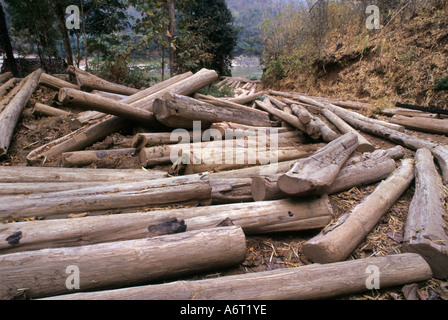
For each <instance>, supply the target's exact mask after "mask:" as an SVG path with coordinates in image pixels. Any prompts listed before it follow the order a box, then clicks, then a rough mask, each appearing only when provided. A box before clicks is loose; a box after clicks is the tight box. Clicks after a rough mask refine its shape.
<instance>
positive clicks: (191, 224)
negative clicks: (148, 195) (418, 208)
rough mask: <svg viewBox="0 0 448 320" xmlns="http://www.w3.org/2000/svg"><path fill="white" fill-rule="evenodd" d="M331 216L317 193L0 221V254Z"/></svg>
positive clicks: (250, 229)
mask: <svg viewBox="0 0 448 320" xmlns="http://www.w3.org/2000/svg"><path fill="white" fill-rule="evenodd" d="M289 212H290V214H289ZM332 216H333V209H332V206H331V204H330V200H329V198H328V197H327V196H322V197H318V198H316V197H315V198H309V199H303V200H294V199H285V200H278V201H265V202H259V203H253V202H252V203H233V204H224V205H213V206H205V207H194V208H182V209H172V210H158V211H151V212H139V213H123V214H116V215H101V216H88V217H84V218H79V219H59V220H39V221H28V222H16V223H11V224H5V225H3V227H2V229H0V240H1V241H0V252H1V253H2V254H5V253H13V252H24V251H31V250H41V249H49V248H64V247H73V246H86V245H92V244H98V243H104V242H115V241H125V240H134V239H142V238H148V237H155V236H160V235H166V234H171V233H176V232H178V231H180V230H182V231H195V230H203V229H208V228H214V227H216V226H218V225H219V224H220V223H221V222H222V221H224V220H226V219H229V220H230V221H231V222H232V223H233V224H234V225H236V226H240V227H241V228H242V229H243V231H244V233H245V234H248V235H251V234H263V233H266V232H269V233H271V232H284V231H301V230H310V229H318V228H323V227H325V226H326V225H327V224H328V223H329V222H330V221H331V219H332ZM14 234H15V235H16V237H15V239H16V241H9V242H8V240H6V239H12V238H14V237H13V236H12V235H14ZM18 235H20V238H19V236H18Z"/></svg>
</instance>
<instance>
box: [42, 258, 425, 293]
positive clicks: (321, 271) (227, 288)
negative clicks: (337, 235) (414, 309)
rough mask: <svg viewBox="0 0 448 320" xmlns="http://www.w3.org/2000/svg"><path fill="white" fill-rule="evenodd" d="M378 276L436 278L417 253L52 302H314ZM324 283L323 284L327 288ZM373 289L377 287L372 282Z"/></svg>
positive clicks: (383, 281) (384, 279) (391, 282)
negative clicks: (374, 275)
mask: <svg viewBox="0 0 448 320" xmlns="http://www.w3.org/2000/svg"><path fill="white" fill-rule="evenodd" d="M372 266H373V267H376V268H377V269H376V270H378V272H379V275H380V276H379V280H380V281H379V286H380V288H381V289H385V288H388V287H396V286H400V285H404V284H407V283H415V282H421V281H425V280H428V279H430V278H431V276H432V273H431V269H430V268H429V266H428V264H427V263H426V261H425V260H424V259H423V258H422V257H420V256H419V255H418V254H412V253H406V254H397V255H390V256H383V257H371V258H365V259H358V260H351V261H344V262H337V263H332V264H326V265H320V264H311V265H307V266H300V267H296V268H286V269H284V268H281V269H277V270H273V271H264V272H256V273H248V274H243V275H234V276H227V277H218V278H213V279H205V280H198V281H176V282H171V283H164V284H159V285H148V286H140V287H134V288H127V289H122V290H107V291H99V292H91V293H78V294H76V293H75V294H71V295H63V296H57V297H52V298H50V299H54V300H191V299H193V298H194V299H197V300H229V299H232V300H315V299H331V298H336V297H340V296H347V295H352V294H358V293H362V292H366V291H367V292H368V291H369V290H370V288H368V286H367V285H372V282H373V281H372V271H370V270H371V268H372ZM323 284H325V285H323ZM373 284H375V283H373Z"/></svg>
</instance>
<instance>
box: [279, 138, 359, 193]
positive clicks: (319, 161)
mask: <svg viewBox="0 0 448 320" xmlns="http://www.w3.org/2000/svg"><path fill="white" fill-rule="evenodd" d="M357 147H358V137H357V136H356V135H355V134H354V133H347V134H345V135H343V136H342V137H340V138H338V139H336V140H333V141H332V142H330V143H329V144H328V145H327V146H325V147H324V148H322V149H320V150H319V151H318V152H316V153H315V154H314V155H312V156H310V157H308V158H305V159H302V160H299V161H298V162H297V163H296V164H294V166H293V167H292V168H291V169H290V170H289V171H288V172H287V173H285V174H284V175H282V176H281V177H280V178H279V180H278V186H279V188H280V190H282V191H283V192H285V193H286V194H289V195H300V194H304V193H306V192H309V191H312V190H319V189H323V188H326V187H328V186H330V185H331V184H332V183H333V182H334V180H335V179H336V177H337V175H338V174H339V171H340V170H341V167H342V166H343V165H344V163H345V162H346V161H347V159H348V158H349V157H350V155H351V154H352V153H353V152H354V151H355V149H356V148H357Z"/></svg>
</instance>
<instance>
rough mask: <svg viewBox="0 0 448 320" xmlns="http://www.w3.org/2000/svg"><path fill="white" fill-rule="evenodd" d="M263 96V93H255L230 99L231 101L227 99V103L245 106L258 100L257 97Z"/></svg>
mask: <svg viewBox="0 0 448 320" xmlns="http://www.w3.org/2000/svg"><path fill="white" fill-rule="evenodd" d="M263 95H264V92H257V93H253V94H249V95H245V96H242V97H237V98H231V99H229V101H230V102H233V103H239V104H247V103H249V102H252V101H254V100H256V99H258V97H260V96H263Z"/></svg>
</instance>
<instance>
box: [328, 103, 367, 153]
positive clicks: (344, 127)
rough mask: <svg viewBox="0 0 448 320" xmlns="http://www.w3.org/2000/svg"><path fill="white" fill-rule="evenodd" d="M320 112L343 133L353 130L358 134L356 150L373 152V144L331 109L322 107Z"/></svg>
mask: <svg viewBox="0 0 448 320" xmlns="http://www.w3.org/2000/svg"><path fill="white" fill-rule="evenodd" d="M322 114H323V115H324V116H325V117H326V118H327V119H328V120H329V121H330V122H331V123H333V124H334V125H335V126H336V127H337V128H338V130H339V131H341V132H342V133H343V134H344V133H349V132H354V133H355V134H356V135H357V136H358V142H359V146H358V148H357V149H356V151H358V152H362V153H363V152H373V151H375V146H374V145H373V144H372V143H370V142H369V141H368V140H367V139H366V138H365V137H364V136H363V135H362V134H360V133H359V132H358V131H356V130H355V129H353V128H352V127H351V126H350V125H349V124H348V123H347V122H345V121H344V120H342V119H341V118H339V117H338V116H337V115H336V114H334V113H333V112H332V111H330V110H327V109H323V110H322Z"/></svg>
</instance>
